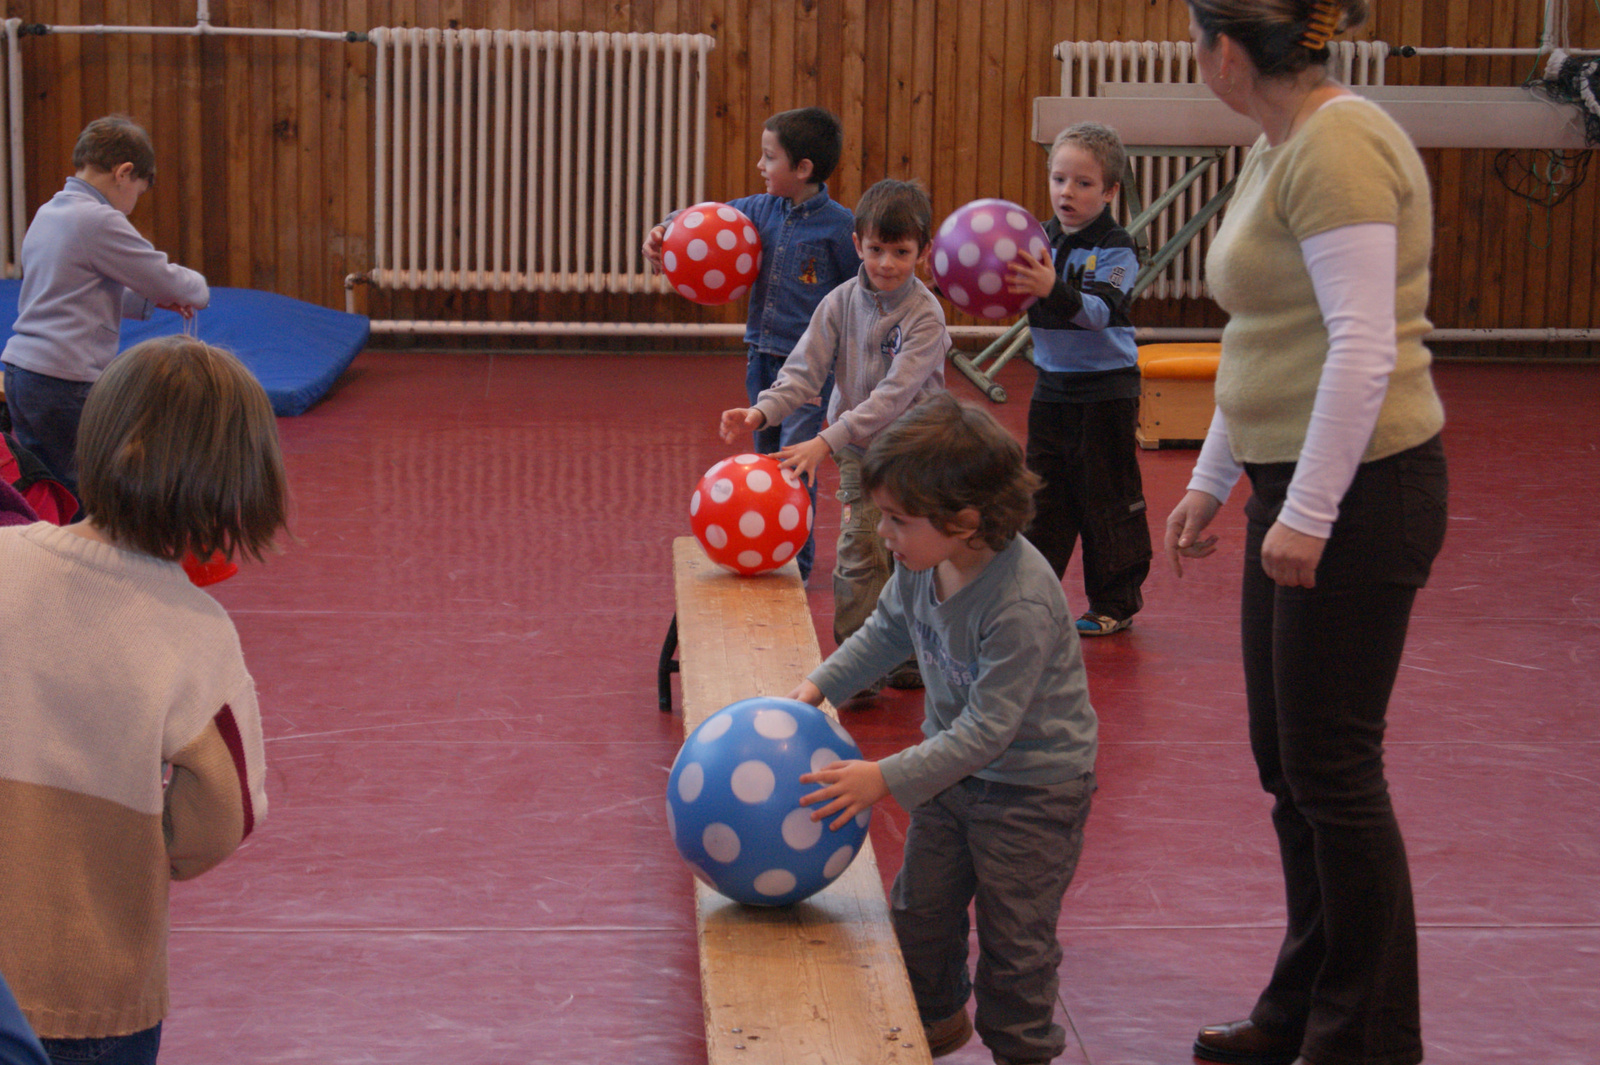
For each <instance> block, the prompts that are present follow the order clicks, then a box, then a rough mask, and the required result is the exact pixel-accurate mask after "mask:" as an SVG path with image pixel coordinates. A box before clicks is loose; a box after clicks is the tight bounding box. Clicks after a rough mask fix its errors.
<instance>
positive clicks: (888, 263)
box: [850, 232, 928, 292]
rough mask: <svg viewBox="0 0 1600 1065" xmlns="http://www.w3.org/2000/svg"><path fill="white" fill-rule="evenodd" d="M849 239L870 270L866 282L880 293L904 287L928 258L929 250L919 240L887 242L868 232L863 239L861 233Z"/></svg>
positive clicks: (852, 235) (911, 238) (914, 238)
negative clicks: (907, 280)
mask: <svg viewBox="0 0 1600 1065" xmlns="http://www.w3.org/2000/svg"><path fill="white" fill-rule="evenodd" d="M850 239H851V240H853V241H855V243H856V254H857V255H859V256H861V262H862V265H864V266H865V267H866V268H867V280H868V281H871V282H872V287H873V288H875V289H877V290H878V291H879V292H893V291H894V290H895V289H897V288H899V287H900V286H901V285H903V284H905V283H906V279H907V278H909V277H910V276H911V275H912V274H914V273H916V271H917V267H918V266H920V265H922V263H924V262H926V261H927V258H928V249H927V248H926V247H923V246H922V243H921V242H920V241H918V240H917V238H916V237H904V238H902V239H900V240H884V239H883V238H882V237H880V236H879V235H878V234H877V233H874V232H869V233H868V234H867V235H866V237H865V238H864V239H863V238H862V236H861V234H860V233H852V234H851V235H850Z"/></svg>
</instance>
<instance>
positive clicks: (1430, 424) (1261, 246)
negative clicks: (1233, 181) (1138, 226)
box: [1206, 99, 1444, 462]
mask: <svg viewBox="0 0 1600 1065" xmlns="http://www.w3.org/2000/svg"><path fill="white" fill-rule="evenodd" d="M1369 222H1378V223H1383V224H1386V225H1393V226H1395V227H1396V242H1397V245H1398V255H1397V261H1396V264H1395V267H1396V271H1395V272H1396V278H1395V280H1396V288H1395V322H1396V330H1395V332H1396V342H1397V346H1398V358H1397V361H1396V364H1395V369H1394V372H1393V374H1392V375H1391V376H1390V378H1389V387H1388V391H1387V392H1386V393H1385V395H1384V400H1383V406H1382V408H1381V409H1380V410H1379V413H1378V423H1377V426H1376V427H1375V429H1374V430H1373V434H1372V439H1371V441H1370V442H1369V443H1368V445H1367V450H1366V453H1365V454H1364V455H1363V456H1362V461H1363V462H1370V461H1372V460H1374V459H1380V458H1384V457H1386V456H1389V455H1393V454H1395V453H1396V452H1399V451H1404V450H1405V449H1406V448H1409V447H1415V446H1416V445H1417V444H1420V443H1422V442H1424V441H1425V440H1428V439H1429V438H1431V437H1432V436H1433V435H1434V434H1435V433H1437V432H1438V431H1439V429H1440V428H1441V427H1442V426H1443V425H1444V408H1443V407H1442V406H1441V405H1440V403H1439V397H1438V395H1437V394H1436V393H1435V392H1434V389H1433V378H1432V375H1431V374H1430V372H1429V369H1428V367H1429V363H1430V362H1431V357H1430V356H1429V354H1428V349H1427V348H1425V347H1423V345H1422V338H1423V336H1424V335H1426V334H1427V333H1428V331H1429V330H1430V329H1431V328H1432V325H1431V324H1430V323H1429V321H1428V319H1427V309H1428V260H1429V256H1430V254H1431V251H1432V248H1433V208H1432V202H1431V195H1430V192H1429V189H1428V176H1427V172H1426V171H1425V170H1424V169H1423V166H1422V159H1421V158H1420V157H1419V156H1418V155H1417V150H1416V148H1415V147H1413V146H1412V144H1411V140H1410V138H1409V137H1407V136H1406V134H1405V131H1404V130H1402V129H1401V128H1400V127H1399V126H1397V125H1396V124H1395V123H1394V121H1393V120H1392V119H1391V118H1389V116H1388V115H1386V114H1385V113H1384V112H1383V111H1382V110H1381V109H1380V108H1378V107H1377V106H1376V105H1375V104H1372V103H1370V102H1369V101H1366V100H1362V99H1350V100H1348V101H1339V102H1334V103H1329V104H1325V105H1324V106H1322V107H1321V108H1319V109H1318V110H1317V111H1316V112H1315V113H1313V114H1312V115H1311V117H1310V118H1309V119H1307V121H1306V123H1305V125H1304V126H1302V127H1301V128H1300V130H1298V131H1297V132H1296V133H1295V135H1294V136H1292V137H1290V138H1289V139H1288V140H1286V141H1284V142H1283V143H1282V144H1279V145H1277V146H1270V145H1268V144H1267V141H1266V138H1265V137H1263V138H1261V139H1260V140H1259V141H1257V142H1256V144H1255V146H1254V147H1253V148H1251V149H1250V152H1249V154H1248V155H1247V156H1246V157H1245V161H1244V163H1243V164H1242V165H1241V167H1240V169H1239V179H1238V184H1237V185H1236V186H1235V191H1234V194H1233V199H1232V201H1231V202H1230V203H1229V205H1228V213H1227V216H1226V218H1225V219H1224V221H1223V224H1222V226H1221V228H1220V229H1219V230H1218V232H1217V238H1216V240H1215V241H1213V242H1212V245H1211V248H1210V251H1209V252H1208V253H1207V256H1206V276H1207V280H1208V281H1209V283H1210V285H1211V291H1212V294H1213V295H1214V296H1215V297H1216V300H1217V303H1218V304H1219V305H1220V306H1221V307H1222V309H1223V310H1225V311H1227V312H1228V314H1229V319H1228V324H1227V326H1226V327H1225V328H1224V330H1223V334H1222V361H1221V362H1220V363H1219V364H1218V366H1217V380H1216V398H1217V406H1218V408H1220V409H1221V411H1222V413H1223V415H1224V416H1225V417H1226V419H1227V423H1228V442H1229V443H1230V445H1231V446H1232V449H1233V457H1234V459H1235V460H1236V461H1238V462H1294V461H1296V460H1297V459H1299V457H1300V448H1301V445H1302V444H1303V443H1304V442H1305V435H1306V427H1307V426H1308V425H1309V423H1310V421H1311V408H1312V404H1313V402H1314V401H1315V399H1316V393H1317V382H1318V381H1319V380H1320V379H1321V374H1322V364H1323V362H1324V360H1325V359H1326V357H1327V354H1328V333H1327V330H1326V328H1324V326H1323V322H1322V312H1321V310H1320V308H1319V307H1318V305H1317V297H1316V292H1315V290H1314V289H1313V288H1312V285H1311V276H1310V274H1309V273H1308V272H1307V270H1306V264H1305V260H1304V258H1303V257H1302V253H1301V250H1300V242H1301V241H1303V240H1305V239H1307V238H1308V237H1314V236H1316V235H1318V234H1319V233H1325V232H1327V231H1329V230H1332V229H1337V228H1339V227H1341V226H1352V225H1359V224H1362V223H1369Z"/></svg>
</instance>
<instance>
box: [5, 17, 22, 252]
mask: <svg viewBox="0 0 1600 1065" xmlns="http://www.w3.org/2000/svg"><path fill="white" fill-rule="evenodd" d="M21 25H22V20H21V19H16V18H11V19H6V22H5V28H6V45H5V51H4V60H3V65H4V69H3V70H0V93H3V94H4V96H3V100H0V277H21V276H22V263H21V256H22V235H23V234H24V233H25V232H27V229H28V217H27V210H28V206H27V200H26V197H25V196H24V190H23V181H24V179H25V177H26V173H25V171H26V168H25V167H24V165H23V156H22V56H21V54H20V53H19V52H18V50H17V27H19V26H21Z"/></svg>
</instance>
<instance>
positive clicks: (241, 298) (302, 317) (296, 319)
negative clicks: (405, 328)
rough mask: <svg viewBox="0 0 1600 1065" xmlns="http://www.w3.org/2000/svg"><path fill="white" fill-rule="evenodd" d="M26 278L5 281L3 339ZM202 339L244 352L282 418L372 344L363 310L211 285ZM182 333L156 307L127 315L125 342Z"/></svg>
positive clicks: (307, 404)
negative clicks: (144, 314)
mask: <svg viewBox="0 0 1600 1065" xmlns="http://www.w3.org/2000/svg"><path fill="white" fill-rule="evenodd" d="M21 287H22V282H21V281H0V345H3V344H4V343H5V341H6V339H7V338H9V337H10V336H11V326H12V323H14V322H15V321H16V320H17V291H18V290H19V289H20V288H21ZM197 317H198V319H199V323H200V339H201V340H204V341H205V342H206V343H208V344H215V345H216V346H217V347H219V348H226V349H227V350H229V351H231V352H233V353H234V354H235V355H237V356H239V360H240V361H241V362H243V363H244V364H245V365H246V366H248V367H249V368H250V372H251V373H253V374H255V375H256V380H258V381H260V382H261V387H263V388H265V389H266V390H267V396H268V398H269V399H271V400H272V411H273V413H274V414H277V415H278V416H280V417H290V416H293V415H296V414H304V413H305V412H306V411H308V410H310V409H311V407H312V406H313V405H314V404H315V403H316V402H317V400H319V399H321V398H322V397H323V396H325V395H326V394H327V392H328V390H329V389H330V388H332V387H333V383H334V382H335V381H337V380H338V379H339V375H340V374H342V373H344V371H345V368H346V367H348V366H349V365H350V363H351V361H352V360H353V359H354V358H355V357H356V355H357V354H358V353H359V352H360V351H361V349H362V348H364V347H366V345H367V336H368V335H369V334H370V332H371V326H370V323H369V322H368V321H367V319H366V318H365V317H363V316H361V315H359V314H346V313H345V312H343V311H333V310H329V309H328V308H326V307H318V306H316V305H315V304H311V303H305V302H303V301H301V300H297V299H291V298H290V297H288V296H279V295H275V294H274V293H271V292H257V291H256V290H254V289H248V288H213V289H212V290H211V306H209V307H207V308H206V309H205V310H203V311H200V312H198V314H197ZM181 332H183V319H182V318H180V317H178V316H177V315H176V314H174V313H173V312H172V311H156V312H155V313H153V314H152V315H151V316H150V319H149V321H144V322H138V321H134V320H133V319H131V318H124V319H123V320H122V348H123V349H124V350H125V349H127V348H128V347H130V346H132V345H134V344H137V343H139V342H140V341H141V340H149V339H150V338H151V337H159V336H170V335H171V334H173V333H181Z"/></svg>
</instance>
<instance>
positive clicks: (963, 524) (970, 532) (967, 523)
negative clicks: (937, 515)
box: [951, 507, 983, 540]
mask: <svg viewBox="0 0 1600 1065" xmlns="http://www.w3.org/2000/svg"><path fill="white" fill-rule="evenodd" d="M951 525H952V528H951V532H952V534H953V535H956V536H959V537H961V538H962V539H963V540H970V539H972V538H973V537H974V536H976V535H977V534H978V529H979V528H980V527H982V525H983V514H982V513H981V512H980V511H979V510H978V508H977V507H963V508H961V509H960V510H958V511H956V516H955V519H954V520H953V521H952V522H951Z"/></svg>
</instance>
